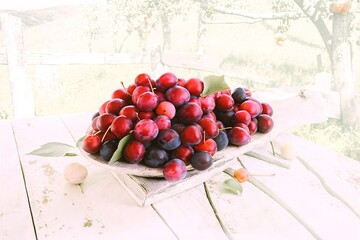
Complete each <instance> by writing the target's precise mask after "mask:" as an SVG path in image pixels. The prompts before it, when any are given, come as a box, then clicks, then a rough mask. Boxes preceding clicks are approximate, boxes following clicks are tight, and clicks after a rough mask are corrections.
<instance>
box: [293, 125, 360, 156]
mask: <svg viewBox="0 0 360 240" xmlns="http://www.w3.org/2000/svg"><path fill="white" fill-rule="evenodd" d="M293 133H294V134H295V135H298V136H301V137H303V138H305V139H307V140H309V141H312V142H316V143H318V144H320V145H323V146H325V147H327V148H329V149H332V150H334V151H336V152H338V153H340V154H344V155H346V156H348V157H350V158H353V159H356V160H358V161H360V149H359V142H360V124H358V123H357V124H354V125H353V126H350V127H344V126H343V125H342V124H341V122H340V120H336V119H330V120H328V121H327V122H324V123H320V124H313V125H305V126H302V127H299V128H297V129H295V130H294V132H293Z"/></svg>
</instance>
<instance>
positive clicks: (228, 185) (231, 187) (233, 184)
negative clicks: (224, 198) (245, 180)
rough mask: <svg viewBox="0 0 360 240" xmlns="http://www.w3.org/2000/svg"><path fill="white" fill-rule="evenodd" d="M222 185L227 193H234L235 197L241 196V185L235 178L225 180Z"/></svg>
mask: <svg viewBox="0 0 360 240" xmlns="http://www.w3.org/2000/svg"><path fill="white" fill-rule="evenodd" d="M223 185H224V188H225V190H226V191H228V192H231V193H234V194H236V195H241V194H242V190H243V188H242V185H241V183H240V182H239V181H238V180H236V179H235V178H229V179H227V180H225V181H224V183H223Z"/></svg>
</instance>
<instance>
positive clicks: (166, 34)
mask: <svg viewBox="0 0 360 240" xmlns="http://www.w3.org/2000/svg"><path fill="white" fill-rule="evenodd" d="M161 25H162V32H163V50H165V49H169V48H170V36H171V28H170V23H169V18H168V15H167V14H165V13H163V14H162V15H161Z"/></svg>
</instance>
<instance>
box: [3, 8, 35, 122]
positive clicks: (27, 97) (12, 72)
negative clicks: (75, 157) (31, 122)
mask: <svg viewBox="0 0 360 240" xmlns="http://www.w3.org/2000/svg"><path fill="white" fill-rule="evenodd" d="M0 20H1V24H2V25H1V26H2V28H3V31H4V35H5V44H6V55H7V62H8V69H9V79H10V85H11V94H12V103H13V109H14V116H15V117H30V116H34V115H35V104H34V99H33V96H32V92H31V84H30V82H29V80H28V78H27V70H26V66H25V62H24V56H23V50H24V49H23V48H24V46H23V45H24V44H23V31H22V30H23V29H22V22H21V19H20V18H18V17H15V16H11V15H10V14H6V13H3V14H1V15H0Z"/></svg>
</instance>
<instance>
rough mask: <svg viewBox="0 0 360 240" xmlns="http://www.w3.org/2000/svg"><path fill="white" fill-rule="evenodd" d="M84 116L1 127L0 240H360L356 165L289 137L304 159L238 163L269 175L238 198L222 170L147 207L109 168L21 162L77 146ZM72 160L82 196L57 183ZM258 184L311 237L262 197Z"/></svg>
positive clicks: (62, 160)
mask: <svg viewBox="0 0 360 240" xmlns="http://www.w3.org/2000/svg"><path fill="white" fill-rule="evenodd" d="M90 117H91V114H90V113H78V114H73V115H66V116H47V117H36V118H31V119H20V120H3V121H0V136H1V137H0V194H1V195H0V239H16V240H18V239H28V240H31V239H87V240H89V239H316V238H319V239H360V216H359V215H360V163H359V162H358V161H355V160H353V159H349V158H346V157H343V156H340V155H337V154H335V153H334V152H332V151H330V150H327V149H325V148H322V147H320V146H317V145H315V144H312V143H309V142H307V141H304V140H303V139H301V138H298V137H295V136H293V135H289V134H282V135H280V136H279V137H277V138H276V139H274V142H275V143H280V142H285V141H286V142H292V143H293V144H294V146H296V148H297V152H298V154H299V156H301V159H302V161H300V160H299V159H293V160H284V161H285V162H286V161H287V162H286V163H288V164H289V165H290V166H291V167H290V168H289V169H286V168H281V167H279V166H276V165H273V164H269V163H267V162H264V161H261V160H258V159H255V158H252V157H249V156H240V158H241V160H242V162H243V163H244V164H245V165H246V167H247V168H248V169H249V171H251V172H253V173H275V176H272V177H255V180H254V181H252V182H246V183H244V184H243V188H244V189H243V194H242V196H238V195H234V194H231V193H228V192H226V191H224V188H223V185H222V184H223V182H224V180H226V179H228V178H229V176H228V175H226V174H225V173H220V174H218V175H216V176H215V177H213V178H212V179H210V180H208V181H207V182H205V183H204V184H200V185H198V186H196V187H194V188H192V189H190V190H187V191H185V192H183V193H180V194H178V195H176V196H173V197H169V198H167V199H165V200H162V201H159V202H157V203H154V204H151V205H149V206H145V207H140V206H139V205H138V204H137V203H136V202H135V201H134V200H133V199H132V198H131V197H130V196H129V194H128V193H127V192H126V191H125V189H124V188H123V187H122V186H121V185H120V184H119V182H118V181H117V180H116V179H115V178H114V177H113V175H112V174H111V173H110V172H109V170H106V169H104V168H101V167H99V166H95V165H93V164H91V163H89V162H88V161H87V160H86V159H84V158H83V157H82V156H81V155H80V154H79V155H78V156H74V157H40V156H35V155H27V153H29V152H30V151H32V150H34V149H36V148H38V147H39V146H40V145H42V144H44V143H47V142H52V141H56V142H63V143H67V144H70V145H75V143H76V141H77V140H78V139H79V138H80V137H81V136H82V135H83V134H84V132H85V130H86V128H87V124H84V123H89V119H90ZM269 149H270V145H269V144H266V145H264V146H263V150H266V151H267V150H269ZM71 162H79V163H82V164H84V165H85V166H86V167H87V168H88V171H89V175H88V178H87V179H86V181H85V182H84V183H83V184H82V190H83V191H82V190H81V188H80V187H79V186H77V185H71V184H69V183H67V182H66V181H65V179H64V177H63V170H64V168H65V166H67V165H68V164H69V163H71ZM239 167H240V165H239V164H238V163H235V165H234V168H235V169H236V168H239ZM319 176H320V178H319ZM259 182H260V183H261V184H263V185H264V186H266V187H267V188H268V189H270V190H271V192H272V194H273V195H276V196H277V198H278V199H277V200H279V199H280V201H281V203H283V204H286V206H287V207H288V208H289V209H291V211H293V212H294V213H295V214H297V216H298V217H299V218H301V219H302V221H303V222H304V223H305V224H306V226H308V227H309V228H310V231H309V228H306V227H304V225H303V224H301V223H300V222H299V221H298V220H297V219H296V218H294V217H293V216H292V215H291V214H290V213H289V212H288V211H287V210H286V208H284V207H283V205H281V204H279V203H278V202H277V201H275V200H274V199H273V198H271V197H269V195H267V194H266V193H264V192H263V191H262V190H260V189H259V188H258V186H259V184H260V183H259ZM324 186H325V188H324ZM326 187H330V188H331V189H330V192H329V189H327V188H326ZM331 190H332V191H334V192H335V193H336V195H332V194H331V193H332V192H331ZM338 196H340V197H341V199H339V198H338Z"/></svg>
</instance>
